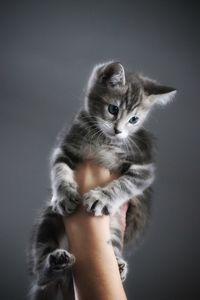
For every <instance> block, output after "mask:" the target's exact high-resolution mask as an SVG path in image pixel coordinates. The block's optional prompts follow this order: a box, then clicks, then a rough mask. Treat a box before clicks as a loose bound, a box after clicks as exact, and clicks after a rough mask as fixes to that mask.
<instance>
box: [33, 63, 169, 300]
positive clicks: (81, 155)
mask: <svg viewBox="0 0 200 300" xmlns="http://www.w3.org/2000/svg"><path fill="white" fill-rule="evenodd" d="M174 95H175V89H173V88H169V87H165V86H162V85H160V84H158V83H156V82H155V81H153V80H150V79H148V78H145V77H142V76H140V75H136V74H132V73H128V72H126V71H125V70H124V68H123V66H122V65H121V64H120V63H116V62H108V63H105V64H100V65H98V66H96V67H95V68H94V70H93V72H92V74H91V77H90V79H89V82H88V87H87V91H86V96H85V105H84V108H83V109H81V111H80V112H79V113H78V115H77V116H76V118H75V119H74V122H73V124H72V126H71V128H70V129H69V130H64V131H63V132H62V134H61V135H60V136H59V139H58V144H57V146H56V148H55V149H54V151H53V153H52V156H51V182H52V199H51V201H50V203H49V205H48V207H47V209H46V210H45V213H44V214H43V215H42V217H41V219H40V222H39V223H38V224H37V228H36V230H35V231H34V238H33V242H32V250H31V254H32V259H31V261H32V262H33V264H32V271H33V273H34V274H33V275H34V277H35V282H36V285H41V282H40V280H39V278H43V279H44V273H45V272H46V267H45V266H46V263H47V260H48V257H49V255H50V254H51V253H52V252H53V251H55V250H56V249H57V248H59V240H60V239H61V238H62V237H63V235H65V233H64V229H63V225H62V219H61V216H62V215H66V214H70V213H73V211H75V210H76V208H77V206H78V205H79V203H80V202H81V201H82V202H83V204H84V206H85V207H86V210H87V211H88V212H90V213H92V214H93V215H95V216H100V215H102V214H109V215H110V216H111V222H110V228H111V237H112V244H113V247H114V251H115V254H116V257H117V260H118V264H119V270H120V273H121V278H122V280H125V278H126V273H127V263H126V262H125V261H124V259H123V258H122V244H123V241H122V234H121V229H120V222H119V208H120V206H121V205H122V204H124V203H126V202H129V208H128V212H127V225H126V231H125V240H124V241H125V243H127V242H128V241H130V239H132V238H134V239H135V240H136V239H137V238H138V236H139V235H140V233H141V232H142V231H143V230H144V228H145V226H146V223H147V219H148V214H149V207H150V196H149V195H150V189H151V185H152V183H153V181H154V177H155V175H154V173H155V166H154V141H153V138H152V136H151V134H150V133H149V132H147V131H146V130H145V129H144V128H143V123H144V121H145V120H146V119H147V116H148V115H149V113H150V111H151V108H152V107H153V106H154V105H156V104H159V105H163V104H166V103H167V102H169V101H170V100H171V99H172V98H173V97H174ZM109 105H115V106H117V108H118V113H117V115H113V114H111V113H110V112H109V109H108V106H109ZM135 116H136V117H137V118H138V122H137V123H135V124H131V123H130V122H129V120H130V119H131V118H132V117H135ZM88 159H91V160H93V161H95V162H96V163H98V164H100V165H102V166H104V167H106V168H107V169H109V170H110V172H111V173H116V174H118V175H119V178H118V179H116V180H114V181H113V182H111V183H109V184H108V185H107V186H106V187H103V188H100V187H97V188H95V189H93V190H91V191H89V192H88V193H86V194H84V196H83V197H82V198H81V197H80V195H79V194H78V192H77V184H76V182H75V180H74V176H73V174H74V170H75V169H76V167H77V166H78V164H80V163H81V162H83V161H85V160H88ZM52 224H53V225H52ZM47 232H48V233H47ZM52 233H53V234H52ZM46 234H47V236H46ZM70 255H71V254H69V253H68V256H69V257H70ZM72 257H73V256H72ZM70 267H71V265H69V266H67V270H68V269H70ZM52 274H53V275H51V276H52V277H51V278H50V277H49V281H50V282H51V283H52V282H54V281H55V282H63V274H62V272H60V274H59V275H58V274H55V273H53V272H52ZM64 274H65V275H66V273H64ZM45 276H46V277H47V275H46V273H45ZM46 277H45V280H46V281H48V278H46ZM45 280H44V282H45ZM45 286H46V288H48V284H47V285H45ZM33 290H34V289H33ZM35 294H36V293H35ZM33 299H40V297H38V298H37V297H36V298H33Z"/></svg>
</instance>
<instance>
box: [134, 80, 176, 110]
mask: <svg viewBox="0 0 200 300" xmlns="http://www.w3.org/2000/svg"><path fill="white" fill-rule="evenodd" d="M140 78H141V79H142V83H143V87H144V91H145V93H146V95H147V96H148V97H147V100H148V101H149V103H150V104H160V105H165V104H167V103H168V102H170V101H171V100H172V99H173V98H174V97H175V95H176V92H177V91H176V89H175V88H172V87H169V86H165V85H161V84H159V83H157V82H156V81H154V80H151V79H149V78H146V77H140Z"/></svg>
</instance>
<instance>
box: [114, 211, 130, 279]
mask: <svg viewBox="0 0 200 300" xmlns="http://www.w3.org/2000/svg"><path fill="white" fill-rule="evenodd" d="M110 233H111V244H112V246H113V250H114V253H115V256H116V259H117V263H118V267H119V272H120V276H121V280H122V282H123V281H125V279H126V276H127V273H128V264H127V262H126V261H125V260H124V259H123V257H122V251H123V236H122V231H121V228H120V214H119V213H116V214H115V216H112V217H111V222H110Z"/></svg>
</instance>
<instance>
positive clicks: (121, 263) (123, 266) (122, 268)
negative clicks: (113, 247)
mask: <svg viewBox="0 0 200 300" xmlns="http://www.w3.org/2000/svg"><path fill="white" fill-rule="evenodd" d="M117 263H118V267H119V272H120V277H121V280H122V282H123V281H125V280H126V277H127V274H128V264H127V262H126V261H125V260H124V259H123V258H121V257H117Z"/></svg>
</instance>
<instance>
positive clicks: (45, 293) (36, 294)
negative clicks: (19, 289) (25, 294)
mask: <svg viewBox="0 0 200 300" xmlns="http://www.w3.org/2000/svg"><path fill="white" fill-rule="evenodd" d="M58 289H59V286H58V283H57V282H54V283H52V284H49V285H48V286H45V287H41V286H39V285H38V284H37V283H34V284H33V286H32V288H31V290H30V292H29V299H30V300H55V299H57V295H58Z"/></svg>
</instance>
